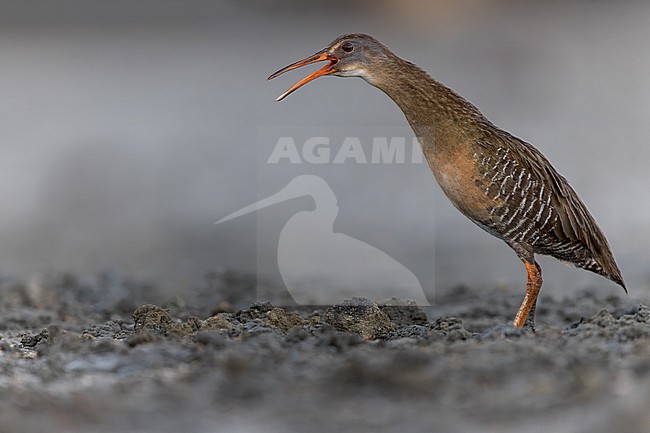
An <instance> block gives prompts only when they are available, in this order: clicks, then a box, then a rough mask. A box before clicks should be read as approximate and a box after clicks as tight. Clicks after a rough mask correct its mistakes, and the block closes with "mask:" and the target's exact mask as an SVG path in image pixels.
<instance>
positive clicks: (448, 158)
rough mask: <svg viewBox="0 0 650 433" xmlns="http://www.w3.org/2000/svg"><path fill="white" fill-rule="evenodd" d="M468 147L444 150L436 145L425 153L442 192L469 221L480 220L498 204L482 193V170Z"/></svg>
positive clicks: (483, 186)
mask: <svg viewBox="0 0 650 433" xmlns="http://www.w3.org/2000/svg"><path fill="white" fill-rule="evenodd" d="M463 148H464V149H468V148H469V146H455V148H452V149H449V148H447V149H445V148H442V146H436V147H434V148H432V149H429V151H428V152H426V153H425V156H426V159H427V162H428V164H429V167H430V168H431V171H432V172H433V174H434V176H435V178H436V180H437V181H438V184H439V185H440V187H441V189H442V191H443V192H444V193H445V195H446V196H447V197H448V198H449V200H450V201H451V202H452V203H453V205H454V206H455V207H457V208H458V209H459V210H460V211H461V212H462V213H463V214H465V215H466V216H467V217H469V218H470V219H472V220H475V221H476V220H479V221H480V220H484V219H485V218H487V217H488V216H489V213H490V210H491V209H493V208H494V206H495V205H496V204H498V203H499V201H498V200H496V201H495V200H494V199H493V198H491V197H490V196H489V194H486V190H485V185H484V181H483V173H482V170H481V167H480V165H479V164H478V163H477V161H476V158H474V156H473V152H466V151H463Z"/></svg>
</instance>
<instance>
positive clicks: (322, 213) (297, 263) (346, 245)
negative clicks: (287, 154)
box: [217, 174, 431, 306]
mask: <svg viewBox="0 0 650 433" xmlns="http://www.w3.org/2000/svg"><path fill="white" fill-rule="evenodd" d="M303 196H309V197H311V198H312V199H313V200H314V204H315V207H314V209H313V210H309V211H300V212H298V213H296V214H295V215H293V216H292V217H291V218H290V219H289V221H287V223H286V224H285V225H284V227H283V228H282V230H281V232H280V238H279V240H278V250H277V259H278V269H279V271H280V275H281V276H282V280H283V282H284V284H285V286H286V288H287V291H288V292H289V294H290V295H291V298H292V299H293V300H294V301H295V302H296V303H297V304H298V305H335V304H339V303H341V302H343V301H345V300H346V298H349V297H351V296H353V297H363V298H367V299H370V300H371V301H375V302H382V303H385V304H387V305H390V304H391V302H394V301H393V300H392V298H397V297H399V298H401V299H408V300H411V301H414V302H415V303H416V304H417V305H419V306H429V305H431V304H430V303H429V301H428V300H427V298H426V296H425V294H424V291H423V290H422V286H421V285H420V281H419V280H418V278H417V277H416V276H415V274H413V272H411V271H410V270H409V269H408V268H406V267H405V266H404V265H402V264H401V263H399V262H398V261H397V260H395V259H394V258H392V257H390V256H389V255H388V254H386V253H385V252H384V251H382V250H380V249H379V248H376V247H374V246H372V245H369V244H367V243H365V242H363V241H361V240H359V239H356V238H353V237H351V236H348V235H346V234H344V233H337V232H335V231H334V222H335V220H336V218H337V216H338V213H339V208H338V205H337V199H336V195H335V194H334V191H332V188H331V187H330V186H329V184H328V183H327V182H326V181H325V179H323V178H322V177H320V176H316V175H311V174H303V175H299V176H296V177H294V178H293V179H291V180H290V181H289V183H288V184H287V185H286V186H285V187H284V188H282V189H281V190H280V191H278V192H277V193H275V194H273V195H271V196H270V197H266V198H264V199H262V200H259V201H258V202H256V203H253V204H251V205H248V206H246V207H244V208H242V209H240V210H238V211H236V212H233V213H231V214H230V215H227V216H225V217H223V218H221V219H220V220H219V221H217V224H220V223H223V222H226V221H229V220H232V219H234V218H237V217H240V216H242V215H246V214H248V213H250V212H255V211H258V210H260V209H262V208H265V207H267V206H272V205H274V204H277V203H282V202H285V201H287V200H292V199H294V198H298V197H303Z"/></svg>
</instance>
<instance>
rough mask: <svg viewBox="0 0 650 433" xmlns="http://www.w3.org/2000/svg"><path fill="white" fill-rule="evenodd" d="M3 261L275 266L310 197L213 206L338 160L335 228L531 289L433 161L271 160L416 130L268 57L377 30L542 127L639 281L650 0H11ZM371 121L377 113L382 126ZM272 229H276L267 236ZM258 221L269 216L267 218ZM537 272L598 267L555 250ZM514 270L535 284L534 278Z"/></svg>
mask: <svg viewBox="0 0 650 433" xmlns="http://www.w3.org/2000/svg"><path fill="white" fill-rule="evenodd" d="M0 8H1V9H2V10H1V11H0V168H1V169H0V199H1V200H2V202H3V203H4V205H3V208H2V209H3V210H2V212H0V239H1V240H2V243H1V244H0V245H1V246H0V258H1V259H0V272H2V274H3V275H5V276H7V275H8V276H16V277H21V278H22V277H26V276H33V275H42V274H46V273H49V272H59V271H71V272H75V273H79V274H93V273H96V272H98V271H103V270H114V271H117V272H119V273H122V274H124V275H129V276H133V277H135V278H139V279H143V280H150V281H153V282H156V283H157V284H159V287H166V288H168V289H170V290H180V289H188V288H189V289H191V287H193V285H195V284H197V283H198V282H199V281H201V280H202V278H203V275H204V274H205V273H206V272H207V271H210V270H223V269H236V270H240V271H243V272H251V273H257V272H258V271H259V272H260V275H262V276H263V277H265V278H269V279H270V280H273V278H274V277H277V270H274V269H273V255H274V253H275V250H274V248H275V245H274V242H275V241H277V239H275V238H274V236H276V237H277V233H279V231H280V229H281V228H282V226H283V223H284V222H286V221H287V220H288V218H290V217H291V215H292V214H294V213H295V212H297V211H299V210H308V209H310V208H311V207H313V203H312V202H311V201H310V200H309V199H308V198H301V199H296V200H293V201H292V202H288V203H285V204H283V205H278V206H276V207H274V208H270V209H267V210H264V211H261V212H259V213H258V214H256V215H250V216H247V217H244V218H241V219H238V220H235V221H231V222H229V223H227V224H228V225H227V226H225V225H223V226H214V224H213V223H214V222H215V221H216V220H218V219H219V218H221V217H222V216H225V215H226V214H228V213H230V212H233V211H235V210H237V209H239V208H241V207H243V206H245V205H248V204H250V203H253V202H255V201H256V200H257V199H259V198H261V197H265V196H267V195H270V194H272V193H274V192H276V191H278V190H279V189H280V188H282V187H283V186H284V185H286V184H287V182H288V181H289V180H290V179H291V178H292V177H293V176H295V175H296V174H299V173H314V174H318V175H320V176H322V177H323V178H325V179H326V180H327V181H328V183H329V184H330V186H331V187H332V189H333V190H334V192H335V193H336V195H337V197H338V200H339V207H340V209H341V210H340V214H339V217H338V219H337V223H336V225H335V230H337V231H340V232H343V233H347V234H349V235H351V236H354V237H356V238H358V239H361V240H363V241H364V242H367V243H370V244H372V245H374V246H376V247H378V248H381V249H382V250H384V251H385V252H387V253H388V254H390V255H391V256H393V257H395V258H396V259H397V260H399V261H400V262H402V263H403V264H405V265H406V266H408V267H409V268H410V269H411V270H413V271H414V272H415V273H416V274H417V275H418V277H419V278H420V281H421V282H422V285H423V286H425V287H426V288H427V291H428V292H429V293H433V290H434V288H435V289H437V288H449V287H454V286H456V285H459V284H468V285H472V286H476V287H486V288H488V287H495V285H496V286H499V287H503V288H506V289H512V290H520V286H521V285H522V283H523V279H524V275H525V273H524V270H523V266H521V264H520V263H519V261H518V260H517V259H516V258H515V256H514V254H513V253H512V252H511V251H510V249H509V248H508V247H507V246H505V245H504V244H503V243H501V242H500V241H498V240H496V239H493V238H492V237H490V236H489V235H487V234H485V233H484V232H482V231H481V230H480V229H479V228H477V227H475V226H474V225H473V224H472V223H470V222H469V221H468V220H466V219H465V218H464V217H462V216H461V215H460V214H458V212H457V211H456V210H455V209H454V208H453V207H452V206H451V205H450V204H449V203H448V202H447V200H446V199H445V198H444V197H443V196H442V193H441V191H440V190H439V188H438V186H437V185H436V184H435V181H434V179H433V177H432V175H431V174H430V173H429V171H428V168H427V167H426V166H425V165H419V166H413V165H405V166H401V167H397V166H379V167H377V166H375V167H361V166H359V165H355V164H343V165H340V166H336V167H335V166H332V165H326V166H323V167H318V168H315V167H314V166H309V165H305V164H302V165H299V166H291V167H287V166H282V167H271V168H270V167H268V166H267V165H266V164H264V161H265V160H266V158H267V157H268V155H269V153H270V149H271V148H272V146H273V144H274V141H273V136H274V134H285V133H286V131H291V128H296V129H297V130H300V131H303V132H304V131H310V130H312V129H313V130H314V131H315V132H319V131H322V130H323V129H324V128H325V129H326V130H329V131H334V132H333V134H339V135H343V134H355V133H356V134H357V135H359V136H361V137H371V136H373V135H384V134H386V133H387V131H388V133H392V131H396V132H395V135H400V134H405V133H408V130H407V129H406V128H405V121H404V119H403V117H402V114H401V113H400V112H399V110H398V108H397V107H396V106H394V104H393V103H392V102H391V101H390V100H389V99H388V98H386V96H385V95H383V94H382V93H381V92H379V91H378V90H376V89H373V88H372V87H371V86H368V85H367V84H366V83H364V82H362V81H361V80H358V79H357V80H352V79H348V80H343V79H335V78H330V77H327V78H323V79H320V80H318V82H316V83H312V84H310V85H309V86H307V87H305V88H304V89H301V90H300V91H299V92H297V93H296V94H294V95H292V96H291V97H289V98H288V99H287V100H285V101H284V102H282V103H280V104H278V103H275V102H274V99H275V97H276V96H278V95H279V94H280V93H282V92H283V91H284V90H285V89H286V88H288V87H289V86H290V85H291V84H293V83H294V82H295V81H297V80H298V79H299V78H302V76H304V75H305V74H306V73H307V72H308V71H299V72H295V73H292V74H287V76H285V77H281V78H278V79H276V80H275V81H273V82H270V83H268V82H266V77H267V76H268V75H269V74H270V73H271V72H273V71H275V70H276V69H278V68H280V67H282V66H284V65H286V64H288V63H289V62H292V61H294V60H297V59H299V58H302V57H304V56H306V55H308V54H311V53H313V52H314V51H316V50H317V49H319V48H321V47H323V46H324V45H326V44H327V43H329V42H330V41H331V40H332V39H334V38H335V37H336V36H338V35H339V34H342V33H347V32H353V31H354V32H365V33H370V34H372V35H374V36H376V37H377V38H378V39H380V40H381V41H382V42H384V43H385V44H386V45H388V46H389V47H390V48H391V49H393V50H394V51H395V52H396V53H398V54H399V55H400V56H402V57H404V58H406V59H409V60H412V61H414V62H416V63H417V64H419V65H420V66H422V67H423V68H424V69H426V70H427V71H429V72H430V73H431V74H432V75H433V76H434V77H436V78H437V79H439V80H440V81H442V82H443V83H445V84H447V85H449V86H450V87H452V88H453V89H455V90H456V91H458V92H459V93H460V94H462V95H463V96H465V97H466V98H467V99H469V100H470V101H472V102H473V103H474V104H475V105H477V106H478V107H479V108H480V109H481V110H482V111H483V112H484V113H485V114H486V115H487V116H488V118H490V119H491V120H492V121H493V122H495V123H496V124H497V125H499V126H501V127H503V128H504V129H506V130H508V131H510V132H512V133H513V134H515V135H518V136H520V137H521V138H523V139H525V140H527V141H529V142H531V143H532V144H534V145H535V146H537V147H538V148H539V149H540V150H542V152H543V153H544V154H545V155H546V156H547V157H548V158H549V159H550V160H551V161H552V162H553V163H554V165H555V167H556V168H557V169H558V170H559V171H560V172H561V173H562V174H564V175H565V176H566V177H567V178H568V179H569V180H570V181H571V183H572V185H573V186H574V188H575V189H576V190H577V191H578V192H579V194H580V195H581V197H582V198H583V200H584V201H585V202H586V203H587V205H588V207H589V209H590V210H591V211H592V213H593V214H594V215H595V217H596V219H597V220H598V222H599V224H600V225H601V227H602V228H603V229H604V231H605V233H606V234H607V236H608V239H609V241H610V243H611V245H612V247H613V249H614V251H615V255H616V257H617V260H618V262H619V265H620V266H621V268H622V271H623V274H624V277H625V279H626V282H627V283H628V287H629V288H630V290H631V292H632V293H642V292H643V291H646V292H647V291H648V290H649V289H648V287H649V284H650V279H649V274H648V268H647V261H648V260H647V258H648V253H649V252H650V246H649V245H648V240H649V238H650V231H649V229H648V221H650V205H649V202H648V187H649V186H650V174H648V170H647V165H648V161H650V146H648V144H649V142H650V134H649V132H650V123H649V122H648V119H650V84H649V83H648V77H649V76H650V57H649V56H648V43H649V42H650V4H647V3H643V2H591V1H589V2H588V1H583V2H580V1H573V2H544V3H543V4H542V3H540V2H532V1H531V2H515V1H511V2H507V1H487V0H486V1H478V0H477V1H463V2H452V1H433V2H428V3H424V2H419V1H405V2H394V1H377V2H369V1H368V2H354V3H350V2H336V1H334V2H319V4H316V3H314V4H312V5H305V4H304V2H281V1H277V2H271V1H249V2H241V1H240V2H236V1H218V2H215V1H196V0H194V1H160V0H157V1H134V2H104V1H66V2H63V1H60V2H51V1H42V2H35V1H1V2H0ZM375 131H379V133H375ZM274 233H276V234H275V235H274ZM260 234H261V235H260ZM542 266H543V268H544V271H545V273H544V276H545V283H546V284H545V289H544V290H549V291H557V292H560V291H563V290H568V289H573V288H580V287H586V286H592V285H597V286H599V287H600V288H602V290H606V291H608V292H612V293H616V294H619V293H622V291H620V290H619V289H618V288H616V287H615V286H614V285H613V284H609V283H607V282H606V281H605V280H604V279H601V278H599V277H597V276H594V275H591V274H589V273H587V272H584V271H578V270H574V269H572V268H566V267H565V266H563V265H562V264H561V263H558V262H556V261H554V260H550V259H543V260H542ZM522 290H523V289H522Z"/></svg>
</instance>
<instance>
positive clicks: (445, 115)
mask: <svg viewBox="0 0 650 433" xmlns="http://www.w3.org/2000/svg"><path fill="white" fill-rule="evenodd" d="M392 63H393V64H392V65H390V67H386V68H382V74H381V75H380V76H377V77H373V80H372V81H371V84H373V85H374V86H375V87H377V88H379V89H380V90H382V91H383V92H384V93H386V94H387V95H388V96H389V97H390V98H391V99H392V100H393V101H395V103H396V104H397V105H398V106H399V107H400V109H401V110H402V112H403V113H404V115H405V116H406V119H407V120H408V122H409V124H410V125H411V127H412V128H413V131H414V132H415V134H416V135H417V136H418V138H419V139H420V142H421V144H422V147H423V151H424V153H425V155H426V154H427V153H428V152H430V151H432V148H433V146H434V144H435V145H436V146H438V147H453V146H456V145H458V143H462V142H466V141H467V140H472V139H475V137H472V136H471V135H472V134H473V133H474V132H475V131H479V130H480V128H476V126H479V125H485V124H489V122H488V121H487V119H485V117H484V116H483V115H482V114H481V112H480V111H479V110H478V109H477V108H476V107H475V106H474V105H472V104H471V103H470V102H468V101H467V100H465V99H464V98H463V97H462V96H460V95H458V94H457V93H456V92H454V91H453V90H451V89H450V88H448V87H446V86H444V85H443V84H441V83H439V82H438V81H436V80H434V79H433V78H431V76H429V74H427V73H426V72H425V71H423V70H422V69H420V68H419V67H418V66H416V65H414V64H413V63H410V62H408V61H406V60H403V59H400V58H398V57H395V59H394V60H392Z"/></svg>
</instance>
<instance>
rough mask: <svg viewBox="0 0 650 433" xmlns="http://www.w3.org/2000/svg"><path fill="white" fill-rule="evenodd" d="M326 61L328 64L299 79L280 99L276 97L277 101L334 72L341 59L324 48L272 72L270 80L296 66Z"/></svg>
mask: <svg viewBox="0 0 650 433" xmlns="http://www.w3.org/2000/svg"><path fill="white" fill-rule="evenodd" d="M324 61H328V62H329V63H328V64H327V65H325V66H323V67H322V68H320V69H318V70H316V71H314V72H312V73H311V74H309V75H307V76H306V77H305V78H303V79H302V80H300V81H298V82H297V83H296V84H294V85H293V86H291V88H290V89H289V90H287V91H286V92H284V93H283V94H282V95H280V96H278V99H276V101H282V100H283V99H284V98H286V97H287V96H289V95H290V94H291V93H293V92H294V91H296V90H298V89H299V88H301V87H302V86H304V85H305V84H307V83H309V82H310V81H312V80H315V79H316V78H318V77H322V76H323V75H329V74H331V73H333V72H334V69H333V68H332V67H333V66H334V65H335V64H336V63H337V62H338V61H339V59H337V58H336V57H334V56H333V55H331V54H330V53H328V52H327V51H325V50H323V51H319V52H318V53H316V54H314V55H313V56H309V57H307V58H304V59H302V60H298V61H297V62H295V63H292V64H290V65H289V66H285V67H284V68H282V69H280V70H279V71H277V72H276V73H274V74H272V75H271V76H270V77H269V78H268V79H269V80H272V79H274V78H275V77H277V76H278V75H282V74H284V73H285V72H287V71H291V70H292V69H296V68H300V67H301V66H307V65H311V64H312V63H316V62H324Z"/></svg>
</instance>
